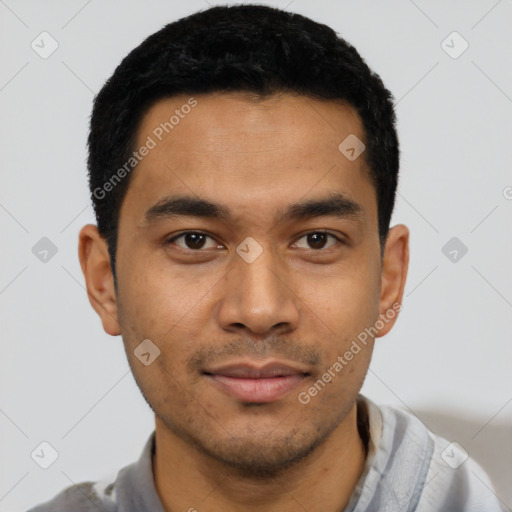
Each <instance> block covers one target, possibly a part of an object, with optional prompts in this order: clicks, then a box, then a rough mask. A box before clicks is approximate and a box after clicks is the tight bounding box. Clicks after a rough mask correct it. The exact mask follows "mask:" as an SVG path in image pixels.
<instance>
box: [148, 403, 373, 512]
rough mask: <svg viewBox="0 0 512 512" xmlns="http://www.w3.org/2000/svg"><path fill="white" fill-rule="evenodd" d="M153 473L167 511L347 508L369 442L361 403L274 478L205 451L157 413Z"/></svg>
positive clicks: (282, 511)
mask: <svg viewBox="0 0 512 512" xmlns="http://www.w3.org/2000/svg"><path fill="white" fill-rule="evenodd" d="M155 439H156V451H155V455H154V458H153V474H154V479H155V485H156V489H157V492H158V494H159V496H160V500H161V501H162V504H163V506H164V509H165V510H166V512H176V511H180V510H187V511H191V512H192V511H194V510H198V511H200V512H220V511H222V512H234V511H240V510H244V511H247V512H263V511H265V512H277V511H279V512H292V511H296V510H297V509H305V510H311V511H313V510H343V508H344V507H345V506H346V504H347V503H348V501H349V499H350V496H351V494H352V492H353V490H354V488H355V486H356V484H357V481H358V480H359V477H360V476H361V474H362V471H363V467H364V463H365V460H366V447H365V446H364V444H363V442H362V440H361V437H360V436H359V432H358V426H357V405H356V404H354V406H353V407H352V409H351V410H350V412H349V413H348V414H347V415H346V417H345V418H344V420H343V421H342V422H341V423H340V425H338V427H337V428H336V429H335V430H334V431H333V432H332V433H331V435H330V436H329V437H328V438H327V439H326V440H325V442H324V443H323V444H322V445H320V446H319V447H317V448H316V450H314V451H313V452H312V453H311V454H310V455H308V456H307V457H306V458H305V459H303V460H301V461H300V462H298V463H297V464H295V465H294V466H293V467H291V468H287V469H286V470H283V472H282V473H280V474H278V475H276V476H274V477H269V478H251V477H248V476H247V475H240V474H239V473H237V471H236V470H234V469H233V468H230V467H226V465H224V464H223V463H221V462H219V461H217V460H214V459H212V458H211V457H209V456H207V455H205V454H203V453H201V452H199V451H198V450H197V449H196V448H195V447H194V446H191V445H190V444H189V443H187V442H185V441H183V440H182V439H181V438H179V437H177V436H175V435H174V434H173V433H172V432H170V431H169V430H168V429H167V428H166V427H165V425H164V424H163V423H162V422H161V421H160V420H159V419H158V417H157V418H156V433H155Z"/></svg>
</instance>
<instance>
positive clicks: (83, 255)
mask: <svg viewBox="0 0 512 512" xmlns="http://www.w3.org/2000/svg"><path fill="white" fill-rule="evenodd" d="M78 257H79V259H80V266H81V267H82V272H83V274H84V277H85V283H86V286H87V295H88V296H89V302H90V303H91V306H92V307H93V308H94V310H95V311H96V313H98V315H99V316H100V318H101V323H102V324H103V329H104V330H105V332H106V333H107V334H110V335H111V336H118V335H119V334H121V328H120V326H119V322H118V315H117V298H116V292H115V288H114V276H113V275H112V269H111V267H110V256H109V254H108V246H107V242H106V240H105V239H104V238H103V237H102V236H101V235H100V233H99V231H98V228H97V227H96V226H94V225H92V224H88V225H86V226H84V227H83V228H82V229H81V230H80V235H79V242H78Z"/></svg>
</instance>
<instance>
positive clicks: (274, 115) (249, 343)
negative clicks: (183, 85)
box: [97, 94, 405, 472]
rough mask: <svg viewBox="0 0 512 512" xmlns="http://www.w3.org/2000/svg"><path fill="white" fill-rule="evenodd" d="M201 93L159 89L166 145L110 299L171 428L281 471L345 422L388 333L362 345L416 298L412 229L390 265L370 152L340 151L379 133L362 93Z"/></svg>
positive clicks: (150, 156) (235, 457)
mask: <svg viewBox="0 0 512 512" xmlns="http://www.w3.org/2000/svg"><path fill="white" fill-rule="evenodd" d="M194 101H195V102H196V103H194ZM194 101H192V100H190V98H189V97H188V96H180V97H173V98H170V99H165V100H161V101H159V102H158V103H156V104H155V105H154V106H153V107H152V108H151V109H150V110H149V111H148V112H147V113H146V115H145V117H144V118H143V120H142V123H141V125H140V127H139V130H138V140H137V144H136V147H137V148H140V147H142V146H144V145H146V146H148V147H149V146H152V148H151V149H150V150H149V151H147V152H145V151H142V152H144V153H147V154H146V155H145V156H144V157H143V158H142V159H141V161H140V162H139V163H138V165H137V167H136V169H135V170H134V171H133V173H132V176H131V181H130V184H129V187H128V191H127V194H126V196H125V199H124V201H123V204H122V207H121V211H120V221H119V231H118V246H117V257H116V271H117V281H118V290H117V294H113V295H114V298H112V299H111V302H110V304H109V305H108V308H107V309H109V311H110V312H109V314H108V315H107V316H105V309H106V308H105V307H103V309H101V308H100V309H99V310H98V311H99V312H100V314H102V319H103V323H104V326H105V329H106V330H107V332H109V333H110V334H118V332H120V333H121V334H122V337H123V342H124V345H125V348H126V354H127V357H128V360H129V363H130V366H131V368H132V371H133V374H134V376H135V379H136V381H137V383H138V385H139V387H140V389H141V391H142V393H143V395H144V397H145V398H146V400H147V402H148V403H149V404H150V406H151V407H152V409H153V410H154V412H155V413H156V415H157V418H158V420H157V421H159V422H160V423H161V424H162V425H163V427H164V428H166V429H168V431H169V432H170V433H172V435H174V436H177V437H178V438H180V439H181V440H184V441H186V442H187V443H188V444H189V445H190V446H193V447H194V448H196V449H198V450H200V451H201V452H203V453H206V454H208V455H210V456H212V457H214V458H215V459H217V460H219V461H223V462H225V463H227V464H229V465H231V466H233V467H237V468H240V469H244V468H251V470H252V471H262V472H265V471H271V470H272V469H273V468H276V467H278V466H281V467H282V466H286V465H289V464H292V463H294V462H296V461H298V460H300V459H302V458H303V457H305V456H306V455H307V454H308V453H311V451H312V450H313V449H314V448H315V447H316V446H318V445H319V444H321V443H322V442H323V441H324V440H325V439H326V438H327V437H328V436H329V434H331V433H332V432H333V431H335V430H336V429H337V428H343V421H344V419H345V417H346V415H347V413H348V412H349V411H350V410H351V409H352V407H353V404H354V401H355V399H356V397H357V395H358V393H359V391H360V388H361V386H362V383H363V380H364V376H365V374H366V371H367V369H368V365H369V362H370V357H371V352H372V349H373V340H372V339H371V337H370V338H368V339H367V340H366V343H365V344H363V343H361V342H360V341H359V342H358V343H357V345H358V346H359V348H360V350H359V351H358V352H357V353H356V352H355V349H354V344H353V343H354V340H357V339H358V335H360V334H361V333H362V332H364V330H365V328H368V327H371V326H374V325H375V323H376V321H377V320H378V319H379V314H380V315H383V314H386V311H387V310H389V309H390V308H391V307H392V304H393V303H394V301H396V299H397V298H400V297H401V291H402V290H403V281H404V279H405V276H404V274H403V265H402V267H400V264H398V263H399V262H400V261H402V262H403V260H404V259H405V256H404V253H403V244H402V246H401V247H402V252H401V253H400V254H398V253H399V251H398V250H396V251H394V252H396V254H397V256H396V257H395V256H394V252H393V248H388V249H387V250H388V252H387V253H385V257H384V265H385V266H386V265H387V266H388V267H389V262H393V261H395V263H397V264H396V265H394V266H393V265H391V267H389V268H390V271H389V272H388V273H386V271H385V269H384V271H383V269H382V267H381V255H380V246H379V238H378V217H377V199H376V193H375V190H374V187H373V185H372V182H371V180H370V177H369V174H368V171H367V168H366V164H365V160H364V153H363V154H362V155H361V156H360V157H358V158H356V159H355V160H353V159H349V158H347V157H346V156H345V155H344V154H342V152H341V151H340V150H339V149H338V146H339V145H340V143H341V142H342V141H343V140H344V139H345V138H346V137H347V136H349V135H355V136H356V137H358V138H359V139H360V140H364V132H363V128H362V124H361V122H360V119H359V117H358V116H357V114H356V113H355V111H354V110H353V109H352V108H351V107H349V106H347V105H344V104H341V103H335V102H331V101H319V100H312V99H309V98H304V97H298V96H291V95H286V94H285V95H281V96H274V97H272V98H271V99H268V100H265V101H261V102H253V101H249V100H248V99H247V98H245V97H243V96H242V95H240V94H208V95H195V96H194ZM183 105H193V106H191V108H184V107H183ZM176 110H178V111H179V115H178V116H175V117H176V119H178V117H179V121H178V122H176V119H173V120H172V121H171V122H172V128H169V125H165V124H164V123H166V122H168V123H169V119H170V117H171V115H173V114H175V111H176ZM162 126H166V128H167V131H168V132H169V133H166V130H165V129H164V128H162ZM150 140H151V141H152V142H150ZM142 152H141V153H142ZM104 254H106V250H105V252H104ZM393 258H394V259H393ZM399 267H400V268H399ZM109 283H110V284H109V285H108V286H106V288H107V289H109V287H110V286H111V282H110V281H109ZM105 293H107V292H105ZM100 300H101V299H100ZM97 309H98V308H97ZM392 323H393V321H390V322H387V323H386V325H385V327H383V328H381V329H379V333H378V336H379V335H382V334H385V332H387V331H388V330H389V329H390V328H391V325H392ZM359 339H361V338H359ZM143 340H151V344H149V345H148V342H145V343H146V345H142V346H141V347H144V350H142V348H138V346H139V345H140V344H141V342H142V341H143ZM148 347H149V348H148ZM155 347H157V348H158V350H159V355H158V357H156V358H155V359H154V360H153V358H154V357H155V355H157V354H158V350H157V349H156V348H155ZM351 347H352V349H351ZM141 351H142V352H144V353H145V354H146V355H145V356H143V359H144V358H145V360H146V361H145V362H146V363H149V362H150V364H148V365H146V364H143V362H141V361H140V360H139V358H137V356H136V354H137V353H138V354H139V355H140V352H141ZM347 351H348V352H352V357H351V358H350V359H348V357H344V354H346V353H347ZM339 356H341V358H342V360H343V364H342V363H341V362H340V359H339ZM337 362H338V365H336V363H337ZM340 365H341V369H340ZM329 371H330V373H329ZM326 375H327V377H326ZM329 375H330V379H329ZM319 382H320V383H319ZM315 383H316V384H315ZM322 383H323V385H322ZM315 389H316V392H315Z"/></svg>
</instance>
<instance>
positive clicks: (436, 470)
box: [379, 406, 503, 512]
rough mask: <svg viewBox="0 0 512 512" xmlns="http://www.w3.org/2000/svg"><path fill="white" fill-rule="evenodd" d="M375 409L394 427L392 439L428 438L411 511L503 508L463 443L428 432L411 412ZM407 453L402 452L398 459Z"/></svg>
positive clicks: (498, 510) (488, 511)
mask: <svg viewBox="0 0 512 512" xmlns="http://www.w3.org/2000/svg"><path fill="white" fill-rule="evenodd" d="M379 410H380V411H381V414H382V417H383V422H384V423H385V424H387V425H388V426H390V427H392V429H393V430H394V432H393V437H394V438H395V439H397V438H403V437H404V436H405V435H407V436H410V435H411V433H412V435H413V438H415V439H416V440H419V439H425V438H426V437H428V438H429V443H428V444H429V445H430V449H429V450H428V453H425V455H427V456H428V460H427V461H425V462H427V471H426V473H425V476H424V477H423V478H422V480H423V481H422V482H421V485H420V486H419V489H418V490H419V491H420V492H419V495H418V502H417V508H416V509H415V512H431V511H432V510H446V511H451V510H454V511H455V510H456V511H459V512H481V511H483V510H485V511H486V512H502V511H503V508H502V506H501V505H500V501H499V499H498V498H497V496H496V491H495V489H494V487H493V484H492V482H491V480H490V478H489V476H488V475H487V473H486V472H485V471H484V469H483V468H482V467H481V466H480V465H479V464H478V463H477V462H476V461H475V460H474V459H472V458H471V456H470V454H468V453H467V451H466V450H465V449H464V447H463V446H461V445H460V444H459V443H457V442H456V441H449V440H447V439H445V438H443V437H441V436H439V435H437V434H435V433H434V432H432V431H430V430H429V429H428V428H427V427H426V426H425V425H424V424H423V423H422V422H421V421H420V419H418V418H417V417H416V416H415V415H413V414H412V413H409V412H407V411H404V410H401V409H397V408H394V407H390V406H379ZM406 432H407V434H406ZM410 455H411V454H410V453H409V455H408V454H407V453H404V454H403V456H402V457H401V458H403V457H408V456H410ZM417 463H418V464H419V461H418V462H417Z"/></svg>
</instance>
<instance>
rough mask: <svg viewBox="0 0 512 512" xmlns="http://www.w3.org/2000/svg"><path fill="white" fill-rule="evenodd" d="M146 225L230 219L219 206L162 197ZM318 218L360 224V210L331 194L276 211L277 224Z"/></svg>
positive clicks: (148, 213) (147, 216)
mask: <svg viewBox="0 0 512 512" xmlns="http://www.w3.org/2000/svg"><path fill="white" fill-rule="evenodd" d="M144 217H145V220H146V222H147V223H148V224H149V223H153V222H156V221H158V220H162V219H168V218H173V217H199V218H209V219H217V220H221V221H224V222H229V221H231V220H232V219H233V214H232V213H231V212H230V210H229V209H228V208H227V207H226V206H224V205H221V204H218V203H214V202H212V201H208V200H206V199H201V198H198V197H193V196H188V195H176V196H171V197H165V198H164V199H162V200H160V201H159V202H158V203H156V204H155V205H154V206H152V207H151V208H149V209H148V210H147V211H146V213H145V215H144ZM317 217H338V218H349V219H354V220H359V221H363V219H364V217H365V215H364V209H363V207H362V206H361V205H360V204H358V203H356V202H355V201H353V200H352V199H349V198H348V197H346V196H344V195H343V194H341V193H332V194H330V195H328V196H327V197H324V198H318V199H309V200H307V201H300V202H297V203H294V204H291V205H289V206H288V207H285V208H281V209H280V210H278V212H277V215H276V220H277V221H278V222H288V221H294V220H295V221H297V220H308V219H312V218H317Z"/></svg>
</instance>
